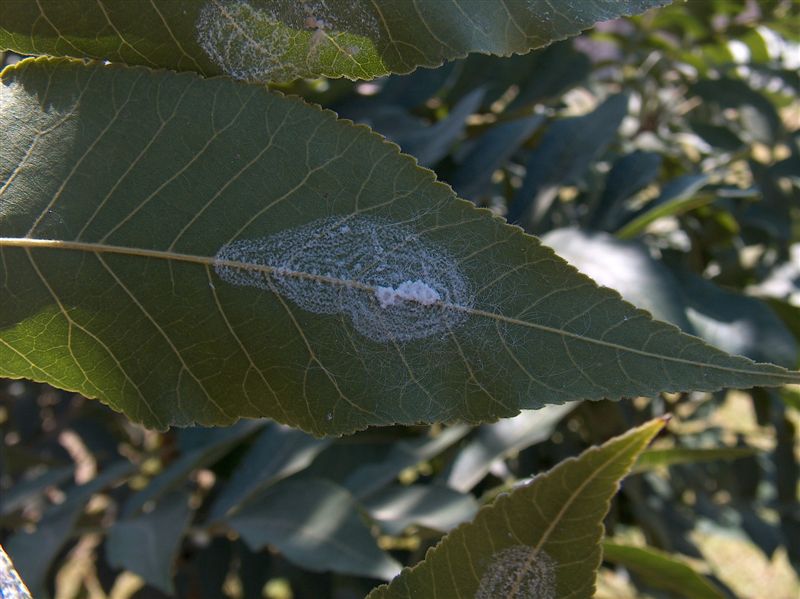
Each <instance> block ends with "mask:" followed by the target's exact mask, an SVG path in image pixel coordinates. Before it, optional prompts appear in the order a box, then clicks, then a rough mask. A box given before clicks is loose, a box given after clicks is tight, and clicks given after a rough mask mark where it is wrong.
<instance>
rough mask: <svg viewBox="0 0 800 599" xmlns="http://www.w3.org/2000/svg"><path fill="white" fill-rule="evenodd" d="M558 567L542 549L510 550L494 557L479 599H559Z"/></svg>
mask: <svg viewBox="0 0 800 599" xmlns="http://www.w3.org/2000/svg"><path fill="white" fill-rule="evenodd" d="M555 565H556V564H555V561H554V560H553V558H551V557H550V556H549V555H547V554H546V553H545V552H544V551H542V550H541V549H540V550H539V551H536V550H535V549H534V548H533V547H528V546H527V545H514V546H512V547H507V548H506V549H503V550H501V551H498V552H497V553H495V554H494V555H493V556H492V561H491V562H490V563H489V565H488V567H487V568H486V570H485V571H484V573H483V576H482V577H481V582H480V585H479V586H478V590H477V591H476V593H475V599H497V598H498V597H503V598H504V599H555V596H556V574H555Z"/></svg>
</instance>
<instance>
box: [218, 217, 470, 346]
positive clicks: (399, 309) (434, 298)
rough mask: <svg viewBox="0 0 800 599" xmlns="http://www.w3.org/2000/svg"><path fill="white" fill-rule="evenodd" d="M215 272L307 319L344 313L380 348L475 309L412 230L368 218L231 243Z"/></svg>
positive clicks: (456, 275) (445, 258)
mask: <svg viewBox="0 0 800 599" xmlns="http://www.w3.org/2000/svg"><path fill="white" fill-rule="evenodd" d="M230 262H240V263H243V264H248V265H253V266H254V267H264V268H261V269H260V270H258V269H257V268H246V267H240V268H237V267H234V266H233V265H231V264H229V263H230ZM215 270H216V272H217V274H218V275H219V276H220V278H221V279H223V280H224V281H226V282H228V283H231V284H233V285H244V286H249V287H257V288H260V289H265V290H269V291H274V292H277V293H279V294H281V295H282V296H283V297H285V298H287V299H289V300H291V301H292V302H293V303H294V304H296V305H297V306H299V307H300V308H302V309H304V310H307V311H309V312H313V313H315V314H345V315H347V316H348V317H349V318H350V320H351V322H352V324H353V327H354V328H355V329H356V330H357V331H358V332H359V333H361V334H362V335H364V336H365V337H368V338H370V339H372V340H373V341H377V342H382V343H385V342H390V341H395V342H404V341H411V340H414V339H423V338H426V337H433V336H442V335H443V334H445V333H446V332H447V331H449V330H451V329H454V328H455V327H457V326H459V325H460V324H462V323H463V322H464V321H465V320H466V318H467V311H466V309H468V308H470V307H471V306H472V296H471V293H470V286H469V284H468V282H467V279H466V278H465V276H464V274H463V273H462V272H461V269H460V268H459V267H458V264H457V263H456V261H455V260H454V259H453V258H452V257H451V256H450V255H449V254H448V253H447V252H446V251H444V250H443V249H441V248H438V247H436V246H434V245H433V244H429V243H426V242H424V241H423V240H421V239H420V238H419V236H418V235H417V234H416V233H415V232H414V230H413V229H411V228H410V227H407V226H405V225H397V224H393V223H391V222H389V221H386V220H383V219H379V218H374V217H367V216H356V217H352V218H346V219H343V218H342V217H330V218H323V219H320V220H316V221H313V222H311V223H309V224H307V225H304V226H301V227H298V228H295V229H288V230H286V231H281V232H280V233H276V234H275V235H272V236H270V237H266V238H263V239H242V240H238V241H234V242H232V243H229V244H227V245H225V246H223V247H222V249H220V251H219V252H218V253H217V255H216V266H215Z"/></svg>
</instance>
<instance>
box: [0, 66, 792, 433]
mask: <svg viewBox="0 0 800 599" xmlns="http://www.w3.org/2000/svg"><path fill="white" fill-rule="evenodd" d="M0 93H2V96H1V99H2V104H3V110H2V112H0V125H2V126H0V147H2V148H3V162H2V164H1V165H0V169H2V170H0V180H2V181H4V185H3V188H2V192H0V257H2V260H0V285H2V286H0V292H2V302H1V303H0V305H2V311H1V312H0V374H2V375H3V376H11V377H27V378H32V379H35V380H40V381H47V382H50V383H52V384H54V385H56V386H59V387H62V388H65V389H70V390H76V391H79V392H81V393H82V394H84V395H86V396H88V397H98V398H101V399H102V400H103V401H105V402H107V403H109V404H110V405H112V406H113V407H115V408H116V409H118V410H122V411H124V412H125V413H126V414H128V415H129V416H130V417H131V418H133V419H135V420H137V421H140V422H143V423H145V424H147V425H150V426H159V427H164V426H167V425H169V424H187V423H191V422H200V423H204V424H222V423H229V422H231V421H233V420H235V419H236V418H238V417H243V416H269V417H272V418H275V419H277V420H279V421H280V422H283V423H288V424H291V425H293V426H296V427H300V428H303V429H304V430H307V431H312V432H314V433H316V434H339V433H344V432H351V431H353V430H356V429H360V428H364V427H366V426H369V425H381V424H390V423H396V422H400V423H414V422H434V421H445V420H452V419H461V420H466V421H469V422H485V421H490V420H493V419H496V418H498V417H502V416H511V415H514V414H516V413H517V412H518V410H520V409H524V408H537V407H541V406H542V405H545V404H547V403H561V402H565V401H569V400H574V399H583V398H594V399H596V398H602V397H611V398H618V397H621V396H631V395H646V394H651V393H655V392H657V391H661V390H681V389H690V388H691V389H698V390H711V389H717V388H719V387H722V386H752V385H773V384H782V383H786V382H793V381H797V380H798V376H800V375H797V374H795V373H790V372H788V371H786V370H783V369H782V368H779V367H776V366H771V365H763V364H754V363H753V362H750V361H749V360H746V359H744V358H735V357H731V356H728V355H726V354H724V353H722V352H720V351H718V350H715V349H713V348H710V347H708V346H706V345H704V344H703V343H702V342H701V341H700V340H698V339H696V338H694V337H688V336H686V335H683V334H681V333H680V332H679V331H678V330H677V329H675V328H673V327H671V326H669V325H665V324H663V323H658V322H654V321H651V320H650V318H649V316H648V315H647V314H646V313H644V312H641V311H638V310H636V309H634V308H633V307H631V306H630V305H629V304H626V303H624V302H622V301H621V300H620V299H619V297H618V296H617V295H616V294H615V293H614V292H611V291H608V290H604V289H599V288H597V287H596V286H595V285H594V284H593V283H592V282H591V281H590V280H589V279H587V278H585V277H583V276H582V275H579V274H577V273H576V272H575V271H574V270H573V269H572V268H571V267H569V266H567V265H566V264H565V263H564V262H563V261H562V260H560V259H559V258H557V257H556V256H555V255H554V254H553V253H552V252H551V251H550V250H549V249H547V248H544V247H542V246H541V245H540V244H539V243H538V242H537V240H536V239H534V238H532V237H528V236H525V235H523V234H522V233H521V232H520V231H519V230H518V229H516V228H512V227H508V226H506V225H505V224H504V223H502V222H500V221H499V220H498V219H495V218H492V217H491V216H490V215H489V214H488V213H486V212H483V211H480V210H476V209H475V208H474V207H473V206H472V205H471V204H468V203H466V202H463V201H459V200H457V199H456V198H455V197H454V196H453V194H452V192H451V190H450V189H449V188H447V187H445V186H444V185H441V184H438V183H436V182H435V181H434V179H433V177H432V175H431V173H430V171H425V170H422V169H420V168H418V167H417V166H416V165H415V164H414V162H413V160H411V159H410V158H408V157H406V156H401V155H399V154H398V152H397V148H396V146H393V145H390V144H387V143H385V142H384V141H383V140H382V139H380V138H379V137H378V136H375V135H373V134H372V133H370V132H369V131H368V130H367V129H365V128H363V127H356V126H353V125H351V124H349V123H346V122H340V121H337V120H336V119H335V117H334V116H333V115H332V114H331V113H326V112H323V111H320V110H319V109H317V108H314V107H311V106H309V105H306V104H304V103H302V102H300V101H298V100H296V99H291V98H284V97H282V96H279V95H275V94H271V93H269V92H267V91H266V90H264V89H261V88H257V87H254V86H248V85H244V84H240V83H233V82H230V81H228V80H223V79H217V80H203V79H200V78H198V77H196V76H194V75H191V74H172V73H166V72H160V73H156V72H152V71H149V70H146V69H143V68H133V69H129V68H120V67H114V66H102V65H90V66H86V65H83V64H81V63H78V62H70V61H66V60H35V61H26V62H24V63H21V64H20V65H19V66H17V67H14V68H11V69H8V70H7V71H5V73H4V78H3V86H2V88H0ZM298 250H302V251H298Z"/></svg>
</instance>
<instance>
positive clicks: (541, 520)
mask: <svg viewBox="0 0 800 599" xmlns="http://www.w3.org/2000/svg"><path fill="white" fill-rule="evenodd" d="M663 426H664V421H663V420H654V421H652V422H649V423H648V424H645V425H644V426H641V427H639V428H637V429H634V430H632V431H629V432H628V433H626V434H625V435H623V436H621V437H617V438H615V439H612V440H610V441H608V442H607V443H605V444H604V445H602V446H601V447H594V448H592V449H589V450H588V451H586V452H584V453H583V454H581V456H580V457H578V458H577V459H570V460H565V461H564V462H561V463H560V464H559V465H558V466H556V467H555V468H553V469H552V470H550V471H549V472H547V473H546V474H543V475H540V476H537V477H536V478H534V479H533V481H532V482H530V483H529V484H527V485H525V486H522V487H518V488H516V489H515V490H513V491H511V493H509V494H505V495H501V496H500V497H498V498H497V500H495V502H494V503H493V504H491V505H488V506H486V507H484V508H482V509H481V510H480V511H479V512H478V515H477V516H476V517H475V519H474V520H473V521H472V522H470V523H469V524H464V525H461V526H459V527H458V528H456V529H455V530H454V531H453V532H451V533H450V534H449V535H447V536H446V537H445V538H444V539H443V540H442V541H441V542H440V543H439V544H438V545H437V546H436V547H435V548H433V549H432V550H430V551H429V552H428V554H427V555H426V556H425V559H424V560H423V561H422V562H421V563H419V564H417V565H416V566H414V567H412V568H406V569H405V570H403V572H401V573H400V576H398V577H397V578H395V579H394V580H393V581H392V582H391V583H390V584H389V585H386V586H382V587H378V588H377V589H375V590H374V591H373V592H372V593H370V594H369V596H368V598H367V599H412V598H413V599H426V598H428V597H474V598H475V599H496V598H498V597H503V598H506V599H526V598H528V597H536V598H537V599H560V598H562V597H571V598H573V599H580V598H582V597H585V598H587V599H588V598H589V597H591V596H592V594H593V591H594V581H595V574H596V572H597V568H598V566H599V565H600V553H601V551H600V546H599V542H600V538H601V537H602V534H603V518H604V517H605V515H606V513H607V512H608V508H609V501H610V499H611V497H612V496H613V495H614V493H615V492H616V490H617V488H618V486H619V481H620V479H622V477H624V476H625V474H627V472H628V470H629V469H630V467H631V466H632V465H633V462H634V461H635V460H636V457H637V456H638V455H639V453H640V452H641V451H642V450H643V449H644V448H645V447H647V444H648V443H649V442H650V440H651V439H652V438H653V437H654V436H655V435H656V433H658V431H660V430H661V428H662V427H663Z"/></svg>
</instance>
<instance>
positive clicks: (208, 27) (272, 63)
mask: <svg viewBox="0 0 800 599" xmlns="http://www.w3.org/2000/svg"><path fill="white" fill-rule="evenodd" d="M196 28H197V43H198V44H199V45H200V47H201V48H203V50H204V51H205V53H206V54H207V55H208V57H209V58H210V59H211V60H212V61H213V62H214V63H216V64H217V65H218V66H219V67H220V68H221V69H222V70H223V71H225V72H226V73H227V74H228V75H230V76H231V77H233V78H235V79H241V80H244V81H267V80H269V79H270V78H271V76H272V75H273V74H274V73H275V72H276V70H278V69H280V68H282V67H283V66H284V65H283V62H284V61H283V59H284V57H285V55H286V52H287V50H288V49H289V42H290V36H289V31H290V30H289V29H288V28H287V27H286V26H285V25H284V24H283V23H282V22H281V21H280V19H278V16H277V14H275V13H273V12H270V11H268V10H266V9H262V8H256V7H254V6H252V5H251V4H250V3H249V2H247V1H246V0H208V2H206V4H205V5H203V7H202V8H201V9H200V12H199V13H198V17H197V23H196Z"/></svg>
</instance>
